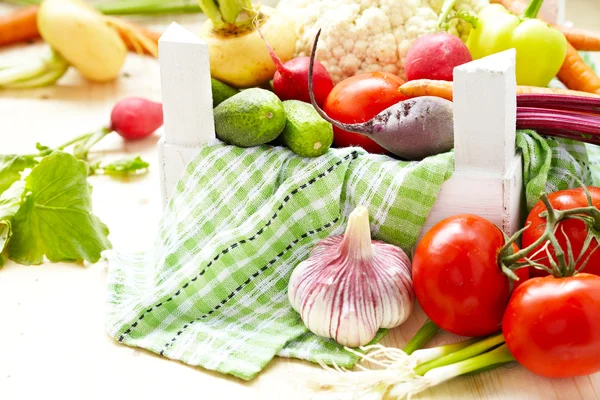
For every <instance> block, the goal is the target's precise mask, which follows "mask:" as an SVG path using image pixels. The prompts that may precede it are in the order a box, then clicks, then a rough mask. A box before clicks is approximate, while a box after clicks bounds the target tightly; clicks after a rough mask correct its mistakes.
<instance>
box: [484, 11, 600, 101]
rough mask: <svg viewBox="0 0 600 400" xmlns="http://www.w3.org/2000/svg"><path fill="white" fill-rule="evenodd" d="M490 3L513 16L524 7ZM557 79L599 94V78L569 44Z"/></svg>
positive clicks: (567, 84)
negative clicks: (499, 5)
mask: <svg viewBox="0 0 600 400" xmlns="http://www.w3.org/2000/svg"><path fill="white" fill-rule="evenodd" d="M492 3H499V4H502V5H503V6H504V7H505V8H506V9H507V10H509V11H510V12H512V13H513V14H521V13H522V12H523V10H525V7H526V6H525V4H523V3H522V2H521V1H519V0H492ZM540 19H541V18H540ZM558 79H560V81H561V82H562V83H564V84H565V86H566V87H568V88H569V89H573V90H578V91H582V92H589V93H596V94H600V78H599V77H598V75H596V73H595V72H594V70H592V68H590V66H589V65H587V64H586V63H585V61H583V59H582V58H581V56H580V55H579V53H578V52H577V50H576V49H575V48H574V47H573V46H572V45H571V44H570V43H567V56H566V57H565V61H564V62H563V65H562V67H561V68H560V71H558Z"/></svg>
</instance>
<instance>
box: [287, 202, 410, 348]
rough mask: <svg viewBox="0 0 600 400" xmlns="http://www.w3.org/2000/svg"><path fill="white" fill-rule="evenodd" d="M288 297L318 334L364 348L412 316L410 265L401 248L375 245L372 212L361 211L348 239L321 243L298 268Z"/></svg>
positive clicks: (351, 224)
mask: <svg viewBox="0 0 600 400" xmlns="http://www.w3.org/2000/svg"><path fill="white" fill-rule="evenodd" d="M288 296H289V299H290V303H291V304H292V307H293V308H294V309H295V310H296V311H297V312H298V313H300V315H301V317H302V321H303V322H304V324H305V325H306V327H307V328H308V329H310V330H311V331H312V332H313V333H315V334H317V335H319V336H323V337H328V338H333V339H334V340H335V341H336V342H338V343H340V344H342V345H344V346H348V347H357V346H362V345H365V344H367V343H369V342H370V341H371V340H373V338H374V337H375V334H376V333H377V331H378V330H379V328H393V327H395V326H398V325H400V324H401V323H403V322H404V321H405V320H406V319H407V318H408V316H409V315H410V313H411V311H412V309H413V305H414V291H413V285H412V280H411V264H410V260H409V259H408V256H407V255H406V254H405V253H404V251H402V249H400V248H399V247H396V246H393V245H390V244H387V243H384V242H381V241H378V240H371V231H370V227H369V212H368V210H367V208H366V207H362V206H359V207H357V208H356V209H355V210H354V211H353V212H352V213H351V214H350V217H349V220H348V226H347V228H346V233H345V234H344V235H343V236H332V237H329V238H326V239H323V240H321V241H320V242H319V243H317V245H316V246H315V247H314V248H313V249H312V251H311V253H310V255H309V257H308V259H306V260H305V261H303V262H301V263H300V264H299V265H298V266H297V267H296V269H295V270H294V272H293V273H292V276H291V278H290V282H289V286H288Z"/></svg>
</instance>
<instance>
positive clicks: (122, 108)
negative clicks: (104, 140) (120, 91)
mask: <svg viewBox="0 0 600 400" xmlns="http://www.w3.org/2000/svg"><path fill="white" fill-rule="evenodd" d="M162 124H163V112H162V104H161V103H157V102H154V101H151V100H147V99H144V98H141V97H127V98H125V99H123V100H121V101H119V102H118V103H117V104H115V106H114V107H113V109H112V112H111V114H110V129H112V130H114V131H115V132H117V133H118V134H119V135H121V136H122V137H123V138H124V139H126V140H137V139H143V138H145V137H147V136H150V135H151V134H152V133H153V132H154V131H155V130H157V129H158V128H160V127H161V126H162Z"/></svg>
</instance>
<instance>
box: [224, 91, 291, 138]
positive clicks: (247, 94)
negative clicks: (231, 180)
mask: <svg viewBox="0 0 600 400" xmlns="http://www.w3.org/2000/svg"><path fill="white" fill-rule="evenodd" d="M214 116H215V132H216V134H217V137H218V138H219V139H221V140H222V141H224V142H225V143H228V144H233V145H235V146H240V147H252V146H259V145H261V144H265V143H269V142H270V141H272V140H274V139H275V138H276V137H277V136H279V134H280V133H281V131H282V130H283V128H284V127H285V124H286V118H285V111H284V109H283V104H282V103H281V100H279V98H278V97H277V96H276V95H275V94H274V93H273V92H270V91H268V90H265V89H258V88H253V89H247V90H243V91H241V92H240V93H238V94H236V95H235V96H233V97H230V98H228V99H227V100H225V101H223V102H222V103H221V104H219V105H218V106H217V107H216V108H215V110H214Z"/></svg>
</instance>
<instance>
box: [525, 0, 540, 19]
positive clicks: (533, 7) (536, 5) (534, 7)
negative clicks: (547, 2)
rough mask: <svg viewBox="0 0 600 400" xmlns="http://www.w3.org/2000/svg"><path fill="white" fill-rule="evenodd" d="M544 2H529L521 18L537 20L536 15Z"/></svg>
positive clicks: (533, 0) (534, 0) (537, 0)
mask: <svg viewBox="0 0 600 400" xmlns="http://www.w3.org/2000/svg"><path fill="white" fill-rule="evenodd" d="M543 3H544V0H531V2H530V3H529V5H528V6H527V8H526V9H525V11H523V14H521V18H523V19H531V18H537V15H538V13H539V12H540V8H542V4H543Z"/></svg>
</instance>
